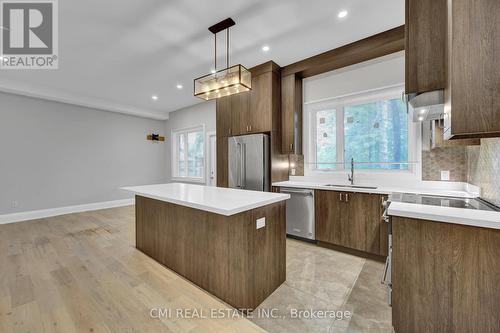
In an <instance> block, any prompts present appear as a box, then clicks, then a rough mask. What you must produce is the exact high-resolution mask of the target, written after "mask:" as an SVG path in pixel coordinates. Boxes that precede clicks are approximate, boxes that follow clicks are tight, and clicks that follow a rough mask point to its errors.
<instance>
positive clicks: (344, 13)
mask: <svg viewBox="0 0 500 333" xmlns="http://www.w3.org/2000/svg"><path fill="white" fill-rule="evenodd" d="M337 16H338V18H344V17H346V16H347V10H341V11H340V12H339V14H338V15H337Z"/></svg>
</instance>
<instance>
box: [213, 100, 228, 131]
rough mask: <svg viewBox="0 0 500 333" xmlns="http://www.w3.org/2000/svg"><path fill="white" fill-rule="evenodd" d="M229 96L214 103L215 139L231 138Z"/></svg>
mask: <svg viewBox="0 0 500 333" xmlns="http://www.w3.org/2000/svg"><path fill="white" fill-rule="evenodd" d="M231 118H232V117H231V96H228V97H221V98H219V99H217V101H216V112H215V120H216V126H217V138H222V137H228V136H231V135H232V133H231V127H232V119H231Z"/></svg>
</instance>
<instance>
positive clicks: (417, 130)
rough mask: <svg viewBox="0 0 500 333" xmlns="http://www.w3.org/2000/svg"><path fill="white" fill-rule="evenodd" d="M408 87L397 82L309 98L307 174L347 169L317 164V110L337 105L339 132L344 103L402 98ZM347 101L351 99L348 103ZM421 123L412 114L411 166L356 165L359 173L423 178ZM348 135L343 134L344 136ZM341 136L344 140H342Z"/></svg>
mask: <svg viewBox="0 0 500 333" xmlns="http://www.w3.org/2000/svg"><path fill="white" fill-rule="evenodd" d="M403 91H404V85H403V84H401V85H395V86H390V87H383V88H379V89H373V90H367V91H363V92H359V93H355V94H349V95H344V96H339V97H335V98H329V99H323V100H320V101H314V102H307V103H304V108H303V110H304V111H305V112H304V114H303V133H304V141H303V147H302V148H303V151H304V164H305V165H304V169H305V172H306V175H311V176H313V175H321V174H333V173H345V172H346V167H345V165H344V168H341V167H339V168H338V169H335V170H334V169H330V170H318V169H316V167H315V156H316V141H315V138H316V127H315V126H313V124H315V121H314V120H313V119H315V118H314V115H315V114H316V112H318V111H321V110H325V109H335V110H336V112H337V114H336V117H337V118H336V119H337V132H338V131H340V130H342V124H343V122H344V113H343V108H340V106H345V105H356V104H360V103H369V102H371V101H376V100H380V99H386V98H399V97H401V96H402V92H403ZM346 101H348V103H347V104H346ZM421 135H422V134H421V126H420V124H419V123H414V122H413V121H412V119H411V117H408V161H409V162H415V163H414V164H409V165H408V169H407V170H400V169H398V170H394V169H393V170H391V169H356V173H357V174H366V175H395V174H397V175H401V176H409V177H410V178H417V179H418V178H419V177H420V176H421V170H422V168H421V163H420V162H419V161H420V157H421V151H422V144H421ZM343 139H344V136H343V135H341V140H343ZM341 140H340V141H341ZM340 141H339V142H337V156H339V160H340V161H341V162H342V160H343V158H344V151H343V148H344V142H340Z"/></svg>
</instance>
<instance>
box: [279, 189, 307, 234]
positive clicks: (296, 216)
mask: <svg viewBox="0 0 500 333" xmlns="http://www.w3.org/2000/svg"><path fill="white" fill-rule="evenodd" d="M281 193H287V194H290V200H288V201H287V202H286V233H287V234H288V235H291V236H295V237H299V238H304V239H308V240H315V239H316V234H315V228H314V190H310V189H299V188H289V187H282V188H281Z"/></svg>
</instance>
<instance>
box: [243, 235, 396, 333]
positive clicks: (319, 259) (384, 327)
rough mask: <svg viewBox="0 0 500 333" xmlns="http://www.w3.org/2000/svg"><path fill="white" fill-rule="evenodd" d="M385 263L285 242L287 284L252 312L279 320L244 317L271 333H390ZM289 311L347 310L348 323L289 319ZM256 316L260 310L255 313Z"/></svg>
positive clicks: (298, 242)
mask: <svg viewBox="0 0 500 333" xmlns="http://www.w3.org/2000/svg"><path fill="white" fill-rule="evenodd" d="M383 268H384V264H383V263H380V262H377V261H373V260H369V259H364V258H360V257H356V256H353V255H350V254H345V253H342V252H338V251H334V250H330V249H325V248H321V247H318V246H316V245H313V244H309V243H306V242H302V241H298V240H294V239H287V280H286V282H285V283H284V284H283V285H282V286H281V287H280V288H278V289H277V290H276V291H275V292H274V293H273V294H272V295H271V296H270V297H269V298H268V299H266V300H265V301H264V302H263V303H262V304H261V305H260V306H259V308H258V309H257V310H259V309H260V310H261V311H262V309H277V312H274V313H273V314H275V315H278V317H279V319H270V318H264V317H262V316H259V317H255V318H249V319H250V320H251V321H253V322H254V323H256V324H257V325H259V326H260V327H261V328H263V329H265V330H266V331H268V332H271V333H274V332H276V333H281V332H289V333H292V332H332V333H338V332H392V325H391V308H390V307H389V306H388V305H387V292H386V290H385V288H384V286H383V285H381V283H380V277H381V274H382V270H383ZM292 309H301V310H325V311H349V312H350V313H352V316H351V318H350V319H343V320H335V319H330V318H325V319H321V318H317V319H307V318H300V319H298V318H292V317H291V311H293V310H292ZM257 313H259V312H257Z"/></svg>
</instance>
